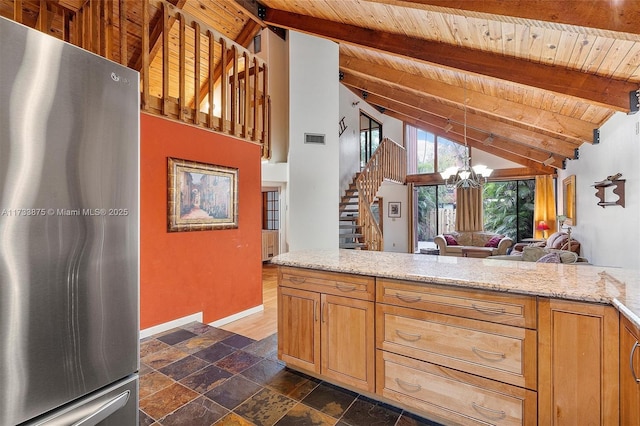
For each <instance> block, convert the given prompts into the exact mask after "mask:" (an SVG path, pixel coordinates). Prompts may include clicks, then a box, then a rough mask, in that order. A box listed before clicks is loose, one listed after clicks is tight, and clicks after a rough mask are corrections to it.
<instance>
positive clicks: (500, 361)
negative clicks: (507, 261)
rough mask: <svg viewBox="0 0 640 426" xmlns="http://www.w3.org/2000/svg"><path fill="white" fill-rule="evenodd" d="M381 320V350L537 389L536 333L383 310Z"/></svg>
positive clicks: (378, 309) (378, 335)
mask: <svg viewBox="0 0 640 426" xmlns="http://www.w3.org/2000/svg"><path fill="white" fill-rule="evenodd" d="M376 318H377V321H376V324H377V330H376V345H377V347H378V348H379V349H384V350H387V351H391V352H395V353H398V354H402V355H407V356H410V357H412V358H417V359H420V360H423V361H428V362H432V363H435V364H439V365H444V366H446V367H451V368H455V369H457V370H462V371H466V372H469V373H473V374H477V375H480V376H484V377H490V378H491V379H494V380H499V381H502V382H505V383H510V384H512V385H516V386H522V387H527V388H529V389H534V390H535V389H536V379H537V370H536V366H537V356H536V355H537V354H536V344H537V336H536V332H535V331H534V330H528V329H525V328H519V327H513V326H507V325H502V324H494V323H489V322H485V321H478V320H473V319H468V318H460V317H455V316H451V315H443V314H438V313H434V312H428V311H418V310H415V309H408V308H402V307H398V306H391V305H383V304H378V305H377V306H376Z"/></svg>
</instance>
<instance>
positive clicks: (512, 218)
mask: <svg viewBox="0 0 640 426" xmlns="http://www.w3.org/2000/svg"><path fill="white" fill-rule="evenodd" d="M534 194H535V181H534V180H519V181H507V182H489V183H486V184H485V185H484V187H483V190H482V198H483V200H484V227H485V230H487V231H490V232H496V233H498V234H503V235H507V236H509V237H511V238H513V239H514V240H515V241H520V240H522V239H523V238H527V237H531V236H532V235H533V207H534Z"/></svg>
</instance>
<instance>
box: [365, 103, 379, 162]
mask: <svg viewBox="0 0 640 426" xmlns="http://www.w3.org/2000/svg"><path fill="white" fill-rule="evenodd" d="M380 142H382V124H380V123H378V122H377V121H376V120H374V119H373V118H371V117H369V116H368V115H367V114H365V113H363V112H361V113H360V168H361V169H363V168H364V166H366V165H367V161H369V158H371V156H372V155H373V153H374V152H376V149H378V146H379V145H380Z"/></svg>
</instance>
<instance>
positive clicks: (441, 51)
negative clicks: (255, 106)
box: [0, 0, 640, 173]
mask: <svg viewBox="0 0 640 426" xmlns="http://www.w3.org/2000/svg"><path fill="white" fill-rule="evenodd" d="M87 1H90V0H50V3H54V4H56V5H59V6H60V7H64V8H67V9H70V10H77V9H78V8H79V7H80V6H81V5H83V4H86V3H87ZM92 1H96V0H92ZM259 1H260V3H261V5H262V6H263V7H264V8H265V11H264V15H263V14H260V16H262V17H263V18H264V20H262V18H259V17H258V15H259V13H258V3H257V2H256V0H170V2H171V3H172V4H174V5H176V6H177V7H179V8H181V9H183V10H184V11H185V12H186V13H188V14H189V15H191V16H193V17H195V18H197V19H198V20H200V21H202V22H204V23H206V24H207V25H209V26H211V27H212V28H214V29H215V30H216V31H218V32H219V33H221V34H223V35H225V36H227V37H228V38H230V39H232V40H235V41H236V42H237V43H238V44H241V45H243V46H248V45H249V43H250V42H251V40H252V38H253V36H254V35H255V34H256V33H257V32H258V31H259V30H260V29H261V27H265V26H266V25H270V26H273V27H279V28H284V29H292V30H296V31H300V32H304V33H308V34H313V35H316V36H319V37H324V38H328V39H331V40H334V41H336V42H337V43H339V45H340V50H339V51H340V72H341V75H342V83H343V84H345V85H346V86H347V87H349V88H350V89H351V90H352V91H353V92H354V93H356V94H358V96H360V97H361V98H363V99H364V100H366V102H368V103H370V104H372V105H374V106H375V107H377V108H378V109H379V110H380V111H384V113H385V114H388V115H390V116H393V117H395V118H398V119H400V120H403V121H405V122H407V123H411V124H413V125H416V126H419V127H421V128H423V129H425V130H428V131H431V132H434V133H436V134H438V135H441V136H444V137H447V138H448V139H451V140H453V141H456V142H458V143H464V138H463V136H462V135H463V134H464V122H465V110H466V123H467V126H466V128H467V144H468V145H469V146H472V147H474V148H478V149H480V150H483V151H486V152H488V153H491V154H495V155H498V156H500V157H503V158H506V159H509V160H511V161H514V162H516V163H519V164H521V165H523V166H525V167H527V168H528V169H529V170H531V171H532V172H533V173H553V172H554V168H561V167H563V163H564V161H565V160H566V159H575V158H577V157H579V150H578V148H579V147H580V146H581V145H582V144H583V143H593V142H594V129H598V128H599V127H600V126H601V125H602V124H603V123H604V122H605V121H606V120H607V119H608V118H609V117H611V115H612V114H613V113H614V112H616V111H621V112H626V113H629V112H630V110H631V109H632V108H636V107H635V104H636V103H637V102H633V105H632V102H631V101H630V97H631V94H632V93H633V94H636V93H637V92H636V91H637V90H638V89H639V87H640V25H639V24H638V22H640V1H638V0H590V1H588V2H586V1H584V0H562V1H554V0H510V1H509V2H505V1H504V0H412V1H408V0H259ZM115 3H116V4H117V3H118V2H117V1H115ZM38 4H39V1H38V0H23V5H24V6H25V8H26V9H27V11H26V12H25V13H26V15H27V17H28V18H29V19H31V20H33V21H34V22H35V21H36V20H37V19H38V10H39V7H38ZM12 12H13V0H0V15H3V16H7V17H11V14H12ZM151 12H152V13H154V14H157V10H155V9H152V11H151ZM127 18H128V20H129V23H130V25H129V32H130V33H133V36H134V37H132V38H131V39H132V40H134V42H133V43H135V40H136V36H137V40H139V32H140V25H139V21H140V16H138V15H137V14H136V13H135V10H134V8H131V10H130V11H129V12H128V16H127ZM157 21H158V19H157V18H156V22H157ZM56 27H57V26H56V24H55V23H53V24H52V28H51V31H52V32H54V31H56ZM152 31H153V28H152ZM171 45H172V47H171V55H172V57H173V56H175V57H177V55H178V53H177V52H175V51H174V50H176V49H177V45H176V43H171ZM157 50H159V49H156V53H155V54H154V56H155V57H152V60H153V61H154V63H158V62H161V61H160V59H161V58H158V57H157V56H158V55H160V54H161V52H160V53H158V51H157ZM128 51H129V52H131V53H130V57H129V58H128V59H129V60H128V62H129V64H130V66H132V67H133V68H135V67H136V66H139V62H140V60H139V59H140V58H139V55H140V53H139V52H140V46H135V45H132V46H129V49H128ZM173 62H175V58H174V60H173ZM154 69H155V71H152V81H151V91H152V92H153V91H154V90H155V91H158V90H159V89H158V88H159V87H160V84H161V82H160V76H159V66H158V65H156V66H155V67H154ZM207 72H208V71H207V70H206V69H202V70H201V73H202V79H201V81H203V82H204V81H205V79H206V73H207ZM188 80H191V79H188ZM172 87H176V85H173V86H172ZM272 96H278V94H277V93H273V94H272ZM445 129H447V130H445Z"/></svg>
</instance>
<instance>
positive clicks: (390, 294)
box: [376, 278, 536, 329]
mask: <svg viewBox="0 0 640 426" xmlns="http://www.w3.org/2000/svg"><path fill="white" fill-rule="evenodd" d="M376 288H377V294H376V301H377V302H381V303H387V304H390V305H397V306H406V307H409V308H415V309H423V310H428V311H432V312H441V313H445V314H450V315H456V316H462V317H467V318H475V319H479V320H483V321H490V322H495V323H500V324H507V325H515V326H519V327H526V328H532V329H535V328H536V298H535V297H534V296H524V295H517V294H511V293H509V294H506V295H505V294H501V293H497V292H491V291H483V290H471V289H452V288H450V287H445V286H438V285H435V284H428V283H417V282H410V281H398V280H390V279H386V278H379V279H378V281H377V283H376Z"/></svg>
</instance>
